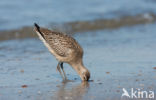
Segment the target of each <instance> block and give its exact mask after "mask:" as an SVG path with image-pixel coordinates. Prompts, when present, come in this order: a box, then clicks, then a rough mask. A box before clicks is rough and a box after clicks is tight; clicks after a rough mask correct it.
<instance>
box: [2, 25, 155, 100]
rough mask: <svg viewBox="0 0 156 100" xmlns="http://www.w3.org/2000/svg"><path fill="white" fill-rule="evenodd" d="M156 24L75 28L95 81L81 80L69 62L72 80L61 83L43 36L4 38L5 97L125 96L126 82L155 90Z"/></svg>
mask: <svg viewBox="0 0 156 100" xmlns="http://www.w3.org/2000/svg"><path fill="white" fill-rule="evenodd" d="M155 27H156V24H148V25H139V26H135V27H122V28H120V29H116V30H99V31H92V32H86V33H77V34H75V35H74V37H75V38H76V40H77V41H78V42H79V43H80V44H81V45H82V47H83V48H84V64H85V66H86V67H87V68H88V69H89V70H90V72H91V80H93V81H90V82H88V83H81V80H80V78H79V76H78V75H77V74H76V73H75V71H74V70H73V69H72V68H71V67H70V66H69V65H67V64H64V66H65V71H66V73H67V77H68V79H69V80H73V82H67V83H62V79H61V76H60V75H59V72H57V71H56V65H57V63H58V62H57V61H56V60H55V58H54V57H53V56H52V55H51V54H50V53H49V52H48V50H47V49H46V48H45V46H44V45H43V43H42V42H41V41H40V40H39V39H36V38H35V39H34V38H30V39H21V40H8V41H3V42H0V76H1V77H0V99H1V100H10V99H12V100H17V99H22V100H27V99H30V100H34V99H37V100H43V99H46V100H51V99H52V100H56V99H58V100H62V99H65V100H103V99H107V100H109V99H110V100H118V99H123V100H124V99H126V98H121V95H122V93H123V91H122V88H126V89H127V90H128V91H130V89H131V88H134V89H136V88H139V89H141V90H146V91H155V90H156V85H155V83H156V70H155V69H153V68H154V67H155V66H156V60H155V59H156V46H155V44H156V39H155V37H156V34H155V32H156V28H155ZM23 85H26V86H23ZM22 86H23V87H22ZM155 93H156V91H155Z"/></svg>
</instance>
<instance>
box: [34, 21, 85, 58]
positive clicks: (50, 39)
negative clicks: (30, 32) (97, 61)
mask: <svg viewBox="0 0 156 100" xmlns="http://www.w3.org/2000/svg"><path fill="white" fill-rule="evenodd" d="M35 31H37V32H38V33H40V34H41V36H42V37H43V39H44V40H45V41H46V42H47V43H48V44H49V46H50V47H51V48H52V49H53V50H54V51H55V53H56V54H58V55H59V56H62V57H67V56H68V55H69V53H71V52H73V51H75V50H79V49H80V50H81V49H82V48H81V47H80V45H79V44H78V43H77V42H76V40H75V39H73V38H72V37H70V36H68V35H66V34H63V33H60V32H54V31H51V30H48V29H45V28H40V27H39V26H38V25H37V24H35Z"/></svg>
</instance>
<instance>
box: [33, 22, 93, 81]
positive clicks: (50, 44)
mask: <svg viewBox="0 0 156 100" xmlns="http://www.w3.org/2000/svg"><path fill="white" fill-rule="evenodd" d="M34 26H35V28H34V30H35V31H36V33H37V34H38V36H39V38H40V39H41V40H42V41H43V43H44V44H45V46H46V47H47V48H48V50H49V51H50V52H51V53H52V54H53V55H54V56H55V57H56V59H57V60H58V65H57V70H58V71H59V72H60V74H61V76H62V78H63V80H66V79H67V77H66V74H65V71H64V68H63V63H68V64H69V65H71V66H72V68H73V69H74V70H75V71H76V72H77V73H78V75H79V76H80V78H81V79H82V81H88V80H89V78H90V72H89V71H88V69H87V68H86V67H85V66H84V65H83V60H82V58H83V49H82V48H81V46H80V45H79V44H78V42H77V41H76V40H75V39H74V38H72V37H71V36H69V35H67V34H65V33H62V32H55V31H51V30H49V29H46V28H42V27H40V26H39V25H37V24H36V23H35V24H34ZM61 69H62V71H63V73H62V71H61Z"/></svg>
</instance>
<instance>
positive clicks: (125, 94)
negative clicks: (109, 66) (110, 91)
mask: <svg viewBox="0 0 156 100" xmlns="http://www.w3.org/2000/svg"><path fill="white" fill-rule="evenodd" d="M122 90H123V92H124V93H122V96H121V97H123V96H126V97H129V98H130V95H129V94H128V92H127V90H126V89H125V88H123V89H122Z"/></svg>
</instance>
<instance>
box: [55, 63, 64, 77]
mask: <svg viewBox="0 0 156 100" xmlns="http://www.w3.org/2000/svg"><path fill="white" fill-rule="evenodd" d="M60 64H61V62H59V63H58V64H57V70H58V71H59V72H60V74H61V76H62V78H63V80H64V76H63V74H62V72H61V69H60Z"/></svg>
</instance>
